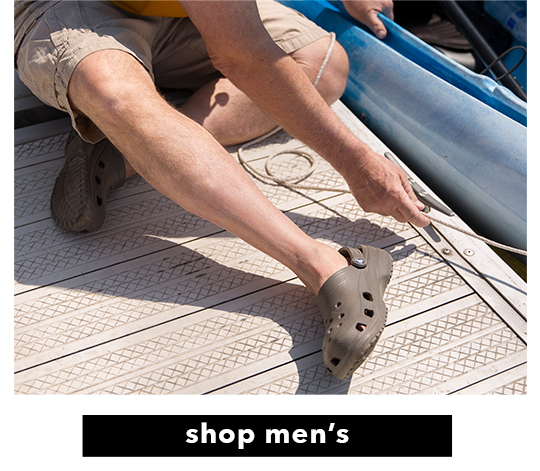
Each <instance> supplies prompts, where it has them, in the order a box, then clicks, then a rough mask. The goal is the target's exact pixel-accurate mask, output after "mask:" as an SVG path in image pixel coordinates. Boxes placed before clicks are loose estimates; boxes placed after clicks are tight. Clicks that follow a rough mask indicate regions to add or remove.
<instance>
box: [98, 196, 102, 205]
mask: <svg viewBox="0 0 540 471" xmlns="http://www.w3.org/2000/svg"><path fill="white" fill-rule="evenodd" d="M97 204H98V206H101V205H102V204H103V199H101V198H100V197H99V196H98V197H97Z"/></svg>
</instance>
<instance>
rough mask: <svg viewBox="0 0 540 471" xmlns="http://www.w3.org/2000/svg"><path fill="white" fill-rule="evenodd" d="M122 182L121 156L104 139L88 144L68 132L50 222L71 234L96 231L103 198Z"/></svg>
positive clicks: (101, 212) (122, 164)
mask: <svg viewBox="0 0 540 471" xmlns="http://www.w3.org/2000/svg"><path fill="white" fill-rule="evenodd" d="M125 179H126V169H125V164H124V159H123V157H122V154H120V152H118V150H116V148H115V147H114V146H113V145H112V144H111V143H110V142H109V141H108V140H107V139H103V140H101V141H100V142H98V143H97V144H89V143H87V142H85V141H84V140H83V139H82V138H81V137H80V136H79V135H78V134H77V132H76V131H74V130H73V131H71V134H70V135H69V137H68V140H67V143H66V161H65V163H64V167H63V168H62V170H61V171H60V174H59V175H58V178H57V179H56V182H55V185H54V189H53V192H52V197H51V214H52V217H53V219H54V222H56V224H58V225H59V226H60V227H62V228H63V229H66V230H68V231H74V232H91V231H95V230H97V229H99V228H100V227H101V225H102V224H103V221H104V220H105V203H106V201H107V196H108V195H109V193H110V192H111V191H113V190H115V189H117V188H119V187H120V186H122V184H123V183H124V181H125Z"/></svg>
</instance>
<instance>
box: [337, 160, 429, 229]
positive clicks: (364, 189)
mask: <svg viewBox="0 0 540 471" xmlns="http://www.w3.org/2000/svg"><path fill="white" fill-rule="evenodd" d="M347 161H348V162H349V168H348V171H343V172H342V174H343V176H344V178H345V180H346V181H347V183H348V185H349V188H350V190H351V192H352V194H353V195H354V197H355V198H356V200H357V201H358V204H359V205H360V206H361V207H362V209H363V210H364V211H367V212H374V213H378V214H381V215H383V216H392V217H394V218H395V219H397V220H398V221H400V222H407V221H408V222H411V223H412V224H414V225H416V226H419V227H423V226H427V225H428V224H429V219H428V218H427V216H425V215H424V214H423V213H422V212H421V211H420V210H421V209H423V208H424V205H423V204H422V203H421V202H419V201H418V199H417V198H416V195H415V194H414V192H413V190H412V188H411V185H410V183H409V181H408V179H407V176H406V175H405V172H403V170H401V169H400V168H399V167H397V166H396V165H394V164H393V163H392V162H390V161H389V160H388V159H385V158H384V157H383V156H381V155H379V154H377V153H375V152H373V151H371V150H369V151H367V152H366V153H365V154H363V155H362V156H361V157H360V158H359V159H354V160H353V159H347ZM353 162H355V163H356V165H354V164H353Z"/></svg>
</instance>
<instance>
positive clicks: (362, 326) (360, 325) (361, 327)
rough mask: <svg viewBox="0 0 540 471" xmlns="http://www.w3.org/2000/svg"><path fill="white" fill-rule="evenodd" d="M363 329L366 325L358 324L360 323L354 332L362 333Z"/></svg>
mask: <svg viewBox="0 0 540 471" xmlns="http://www.w3.org/2000/svg"><path fill="white" fill-rule="evenodd" d="M365 328H366V324H360V322H359V323H358V324H356V330H358V331H359V332H363V331H364V329H365Z"/></svg>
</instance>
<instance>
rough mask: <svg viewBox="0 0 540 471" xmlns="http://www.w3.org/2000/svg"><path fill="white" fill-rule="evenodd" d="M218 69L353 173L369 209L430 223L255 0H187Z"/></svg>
mask: <svg viewBox="0 0 540 471" xmlns="http://www.w3.org/2000/svg"><path fill="white" fill-rule="evenodd" d="M182 6H183V7H184V9H185V10H186V12H187V13H188V15H189V16H190V19H191V20H192V21H193V23H194V24H195V26H196V27H197V28H198V30H199V31H200V33H201V35H202V37H203V39H204V41H205V45H206V47H207V49H208V52H209V54H210V57H211V58H212V61H213V64H214V65H215V67H216V68H217V69H218V70H220V71H221V72H222V73H223V74H224V75H225V76H226V77H227V78H228V79H229V80H231V82H233V83H234V84H235V85H236V86H237V87H238V88H239V89H241V90H242V91H243V92H244V93H246V94H247V95H248V96H249V97H250V98H251V99H252V100H253V101H254V102H255V103H256V104H257V105H258V106H259V107H260V108H261V109H262V110H263V111H264V112H265V113H266V114H267V115H268V116H269V117H270V118H272V119H273V120H274V121H276V122H277V123H278V124H279V125H280V126H282V127H283V128H284V129H285V130H286V131H288V132H290V133H291V134H292V135H294V136H295V137H297V138H298V139H300V140H301V141H303V142H304V143H306V144H307V145H308V146H310V147H311V148H313V149H314V150H315V151H316V152H317V153H319V154H320V155H321V156H322V157H323V158H325V159H326V160H327V161H328V162H330V164H331V165H332V166H333V167H334V168H335V169H336V170H337V171H338V172H339V173H340V174H341V175H343V177H344V178H345V180H346V181H347V183H348V185H349V188H350V189H351V191H352V192H353V195H354V196H355V198H356V199H357V201H358V203H359V204H360V206H361V207H362V208H363V209H364V210H365V211H369V212H377V213H379V214H383V215H391V216H393V217H395V218H396V219H397V220H399V221H402V222H405V221H410V222H412V223H413V224H416V225H419V226H424V225H427V224H428V223H429V221H428V219H427V218H426V216H425V215H423V214H422V213H421V212H420V211H419V208H422V204H421V203H418V202H417V200H416V197H415V195H414V193H413V191H412V189H411V188H410V185H409V183H408V181H407V178H406V177H405V175H404V173H403V172H402V171H401V170H400V169H398V168H397V167H396V166H395V165H393V164H391V163H390V162H389V161H388V160H387V159H385V158H384V157H382V156H380V155H378V154H376V153H374V152H373V151H371V149H370V148H369V147H368V146H367V145H366V144H364V143H362V142H361V141H359V140H358V139H357V138H356V137H355V136H354V135H353V134H352V133H351V132H350V131H349V130H348V129H347V128H346V126H345V125H344V124H343V123H342V122H341V121H340V120H339V119H338V118H337V117H336V116H335V114H334V113H333V112H332V111H331V110H330V108H329V107H328V105H327V104H326V103H325V101H324V100H323V99H322V98H321V96H320V95H319V94H318V93H317V91H316V90H315V88H314V87H313V85H312V84H311V82H310V81H309V79H308V78H307V76H306V75H305V73H304V72H303V71H302V70H301V69H300V68H299V67H298V65H297V64H296V63H295V62H294V60H293V59H291V58H290V57H289V56H287V55H286V54H285V53H284V52H283V51H282V50H281V49H280V48H279V47H278V46H276V45H275V44H274V42H273V41H272V39H271V38H270V36H269V35H268V33H267V32H266V30H265V29H264V27H263V25H262V22H261V20H260V18H259V15H258V11H257V7H256V4H255V3H254V2H246V1H236V2H223V1H215V2H212V1H205V2H199V1H193V2H192V1H182Z"/></svg>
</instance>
